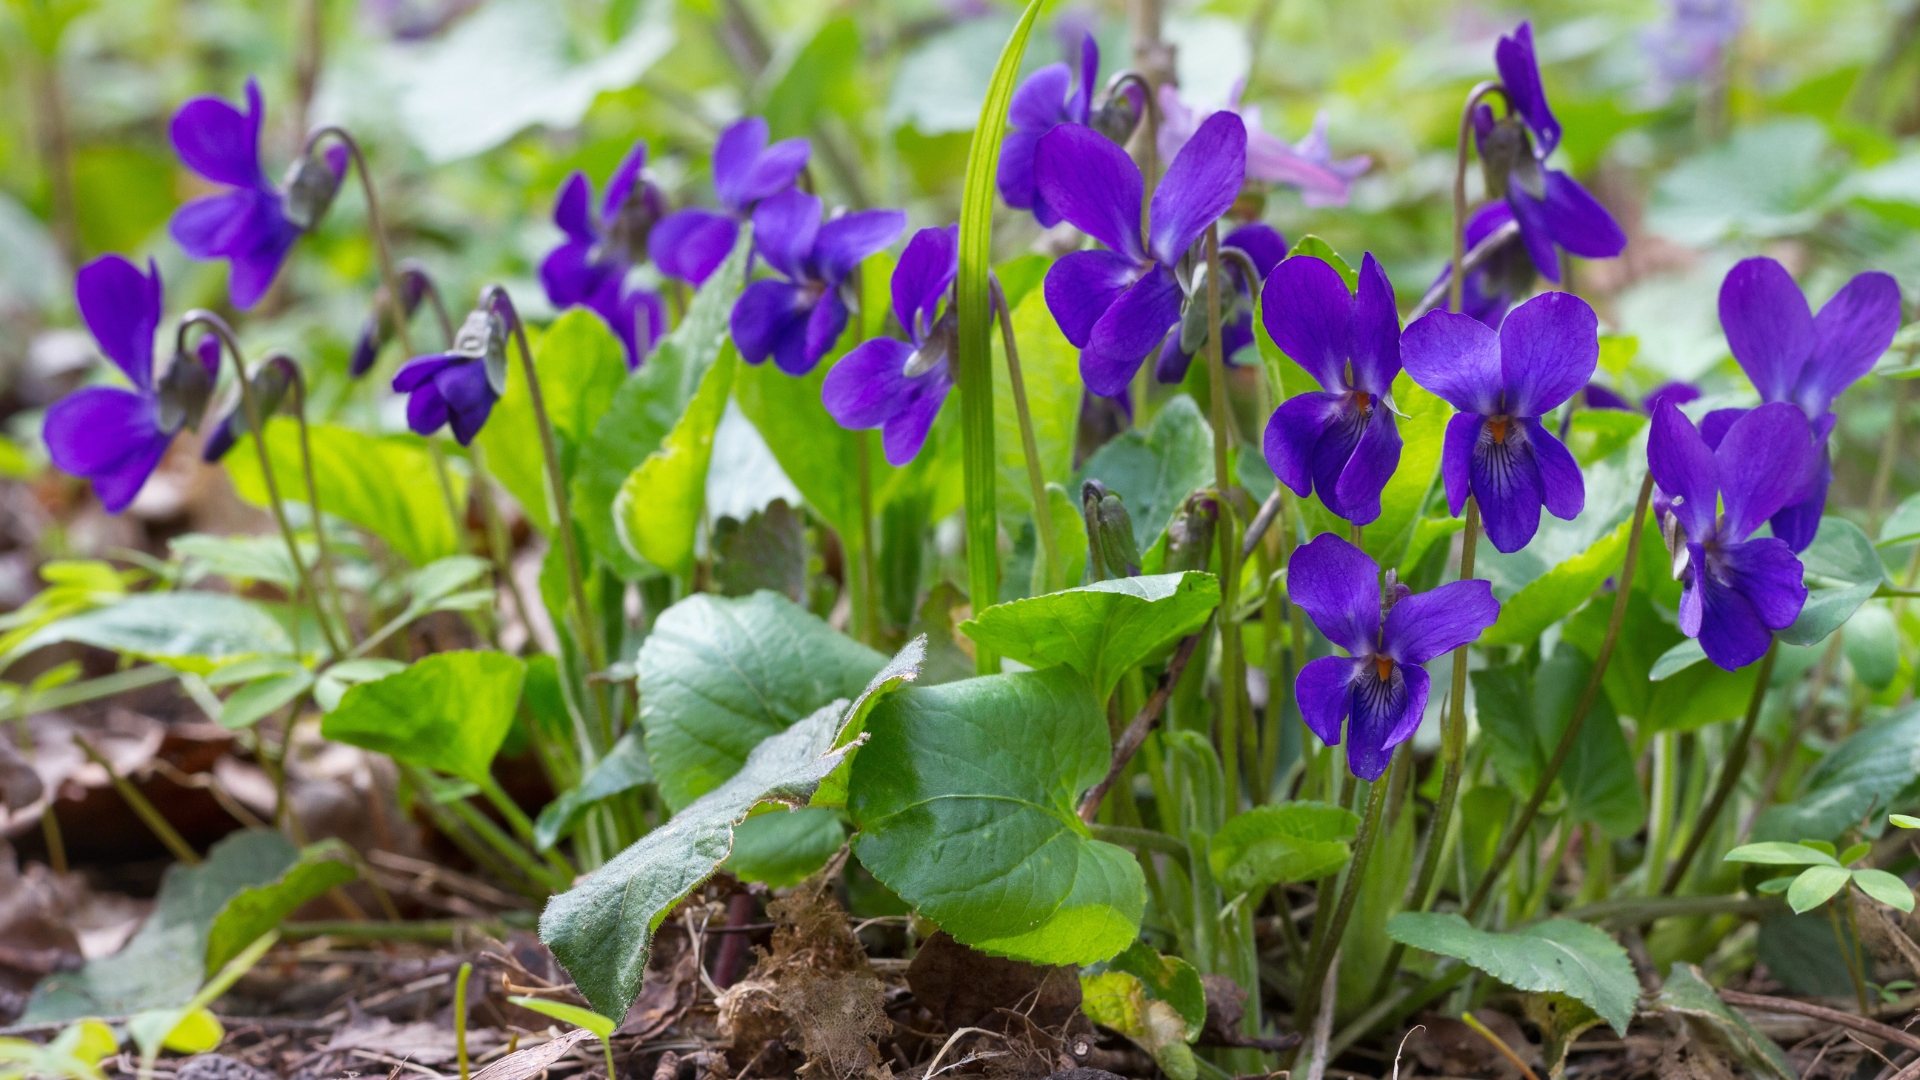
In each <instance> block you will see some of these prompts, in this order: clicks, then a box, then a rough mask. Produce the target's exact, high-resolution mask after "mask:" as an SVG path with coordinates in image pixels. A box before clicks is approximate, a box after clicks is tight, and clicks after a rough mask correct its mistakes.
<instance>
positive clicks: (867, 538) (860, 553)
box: [847, 431, 879, 645]
mask: <svg viewBox="0 0 1920 1080" xmlns="http://www.w3.org/2000/svg"><path fill="white" fill-rule="evenodd" d="M870 442H871V439H870V437H869V434H868V433H867V432H866V431H856V432H854V433H853V446H854V461H855V468H854V472H855V475H856V477H857V478H858V481H859V483H858V488H859V493H858V494H859V502H860V528H859V531H858V533H857V534H856V535H854V536H853V537H852V538H851V539H852V541H853V542H852V543H851V544H848V545H847V546H848V547H850V548H852V549H853V550H852V552H851V553H850V554H851V555H852V556H853V558H852V559H850V560H848V561H849V562H850V563H851V564H852V565H850V566H848V567H847V598H848V599H849V600H850V601H851V602H852V606H853V636H854V637H855V638H857V639H858V640H860V641H863V642H865V643H866V644H868V645H872V644H874V643H875V641H876V640H877V639H878V637H879V627H877V626H876V625H875V624H876V623H877V622H878V621H879V620H878V618H876V615H877V610H876V609H877V608H878V606H879V605H878V604H877V603H876V602H875V598H874V595H873V592H874V576H873V465H872V461H871V458H872V453H873V451H872V448H871V447H870V445H869V443H870Z"/></svg>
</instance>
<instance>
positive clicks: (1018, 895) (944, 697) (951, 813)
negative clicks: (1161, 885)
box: [847, 668, 1146, 964]
mask: <svg viewBox="0 0 1920 1080" xmlns="http://www.w3.org/2000/svg"><path fill="white" fill-rule="evenodd" d="M867 728H868V733H869V734H870V735H871V736H872V742H871V743H870V744H869V745H868V746H867V747H866V749H864V750H863V751H862V752H861V753H860V756H859V757H858V758H856V759H855V760H854V765H853V782H852V784H851V785H850V790H851V797H850V799H849V801H848V804H847V807H848V810H849V811H850V812H851V813H852V815H853V820H854V823H855V825H857V826H858V827H859V828H860V833H859V835H858V836H856V837H855V839H854V850H855V853H856V854H858V855H859V857H860V861H861V863H862V864H863V865H864V866H866V867H867V869H869V870H871V871H872V872H873V875H874V876H875V877H877V878H879V879H880V880H881V882H883V883H884V884H886V885H887V887H888V888H890V889H892V890H893V891H894V892H896V893H898V894H899V895H900V896H901V898H902V899H905V900H906V901H907V902H909V903H911V904H914V905H915V906H916V907H918V908H919V909H920V910H921V912H923V913H924V914H925V915H926V916H927V917H929V918H931V919H933V920H935V921H937V922H939V923H940V924H941V926H942V927H943V928H944V929H945V930H946V931H947V932H948V933H950V934H952V935H953V936H954V938H955V939H956V940H959V941H960V942H962V943H964V944H968V945H972V946H973V947H975V948H977V949H981V950H983V951H986V952H991V953H999V954H1002V955H1006V956H1012V957H1014V958H1016V959H1023V960H1029V961H1032V962H1034V963H1046V964H1065V963H1090V962H1092V961H1095V960H1103V959H1106V958H1107V957H1110V956H1112V955H1114V954H1115V953H1117V952H1119V951H1120V950H1121V949H1123V948H1125V947H1126V946H1127V944H1128V943H1129V942H1131V941H1132V940H1133V938H1134V935H1135V934H1136V933H1137V932H1138V930H1139V924H1140V915H1141V911H1142V908H1143V905H1144V903H1145V898H1146V897H1145V888H1144V879H1143V878H1142V876H1141V872H1140V866H1139V864H1138V863H1137V862H1135V861H1134V858H1133V856H1132V855H1131V854H1129V853H1128V852H1126V851H1124V850H1122V849H1120V848H1117V847H1114V846H1113V845H1111V844H1106V843H1102V842H1099V841H1096V840H1093V839H1090V838H1089V836H1088V830H1087V828H1086V826H1085V825H1083V824H1081V822H1080V819H1079V817H1078V816H1076V815H1075V813H1074V806H1075V802H1076V800H1077V799H1078V797H1079V795H1080V794H1081V793H1082V792H1083V791H1085V790H1086V789H1087V788H1089V787H1091V786H1092V785H1093V784H1094V783H1095V782H1097V781H1098V780H1099V779H1100V778H1101V777H1103V776H1105V775H1106V771H1107V764H1108V759H1109V756H1110V753H1111V746H1110V744H1109V742H1108V738H1107V723H1106V717H1105V714H1104V712H1103V711H1102V710H1101V708H1100V707H1099V704H1098V702H1096V701H1095V700H1094V697H1093V694H1092V692H1091V689H1090V688H1089V687H1088V686H1087V684H1086V681H1085V680H1084V679H1082V678H1081V677H1080V676H1078V675H1076V674H1074V673H1073V672H1071V671H1069V670H1067V669H1064V668H1053V669H1049V670H1047V671H1042V672H1024V673H1020V674H1014V675H994V676H986V677H982V678H975V679H968V680H965V681H962V682H957V683H948V684H947V685H945V686H937V687H927V688H922V689H910V690H907V691H904V692H902V693H898V694H894V695H892V696H890V697H888V698H887V699H886V700H885V701H883V702H881V704H880V706H879V707H878V708H877V709H875V710H874V713H873V716H872V717H871V718H870V719H869V720H868V723H867Z"/></svg>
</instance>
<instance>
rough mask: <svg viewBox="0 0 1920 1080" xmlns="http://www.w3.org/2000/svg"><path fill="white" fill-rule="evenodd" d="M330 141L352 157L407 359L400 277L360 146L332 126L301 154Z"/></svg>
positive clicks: (316, 133)
mask: <svg viewBox="0 0 1920 1080" xmlns="http://www.w3.org/2000/svg"><path fill="white" fill-rule="evenodd" d="M327 138H333V139H335V140H338V141H339V143H340V144H341V145H342V146H345V147H346V148H347V153H349V154H351V155H352V156H353V168H354V172H356V173H358V174H359V175H360V191H361V192H362V194H364V195H365V197H366V200H367V232H368V233H370V234H372V237H373V250H374V254H375V256H377V257H378V259H379V262H380V282H381V284H383V285H385V286H386V288H387V309H388V311H389V312H390V313H391V314H392V316H393V332H394V334H395V335H396V336H398V337H399V338H400V348H401V350H402V351H404V352H405V353H406V354H407V355H408V356H409V357H411V356H413V355H414V351H413V335H412V333H411V332H410V331H409V330H408V329H407V308H406V304H405V303H404V302H403V301H402V299H401V296H400V278H399V275H397V274H395V273H394V269H393V250H392V248H390V247H389V246H388V245H387V231H386V228H385V227H384V226H383V225H382V224H381V221H380V199H379V197H378V196H377V195H376V194H375V193H374V190H373V175H372V174H371V173H369V172H368V171H367V157H366V155H365V154H363V153H361V151H360V143H359V141H358V140H356V139H355V138H354V137H353V136H352V135H351V134H350V133H349V132H348V131H347V130H346V129H345V128H342V127H338V126H335V125H331V124H329V125H327V126H326V127H321V128H315V129H314V130H313V131H312V132H311V133H309V134H308V135H307V141H306V145H305V146H303V147H302V148H301V151H300V152H301V153H302V154H311V153H313V151H314V149H315V148H316V147H318V146H319V145H320V142H321V140H323V139H327Z"/></svg>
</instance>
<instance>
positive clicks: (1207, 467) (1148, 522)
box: [1079, 396, 1213, 551]
mask: <svg viewBox="0 0 1920 1080" xmlns="http://www.w3.org/2000/svg"><path fill="white" fill-rule="evenodd" d="M1079 478H1080V479H1081V480H1098V481H1100V482H1101V483H1103V484H1105V485H1107V488H1108V489H1109V490H1110V491H1112V492H1113V493H1114V494H1116V495H1118V496H1120V499H1121V501H1122V502H1123V503H1125V504H1126V507H1127V514H1128V516H1129V517H1131V518H1132V520H1133V536H1134V541H1135V543H1137V544H1138V545H1139V547H1140V550H1141V551H1145V550H1147V549H1148V548H1150V547H1152V546H1153V544H1154V541H1156V540H1158V539H1159V538H1160V534H1161V533H1162V532H1165V531H1166V528H1167V523H1168V522H1169V521H1171V520H1173V515H1174V512H1175V511H1177V510H1178V509H1179V508H1180V504H1181V503H1182V502H1184V501H1185V500H1186V498H1187V496H1188V495H1191V494H1193V492H1195V491H1196V490H1198V489H1200V488H1203V487H1208V486H1210V485H1211V484H1212V482H1213V428H1212V426H1210V425H1209V424H1208V423H1207V420H1206V417H1204V416H1202V415H1201V413H1200V406H1198V405H1196V404H1194V402H1193V399H1192V398H1190V397H1184V396H1183V397H1176V398H1174V399H1173V400H1172V401H1169V402H1167V404H1166V405H1164V406H1162V407H1161V409H1160V411H1159V412H1158V413H1155V414H1154V417H1153V420H1152V422H1151V423H1149V424H1148V425H1147V427H1146V429H1145V430H1144V431H1143V430H1141V429H1139V428H1129V429H1127V430H1126V431H1123V432H1121V433H1120V435H1119V436H1118V437H1116V438H1115V439H1114V440H1113V441H1111V442H1109V443H1107V445H1105V446H1103V447H1101V448H1100V449H1099V450H1098V451H1097V452H1096V453H1095V454H1094V455H1093V457H1091V458H1089V459H1088V460H1087V463H1086V465H1085V466H1083V467H1082V468H1081V470H1080V477H1079Z"/></svg>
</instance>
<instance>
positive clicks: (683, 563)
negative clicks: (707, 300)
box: [613, 346, 739, 575]
mask: <svg viewBox="0 0 1920 1080" xmlns="http://www.w3.org/2000/svg"><path fill="white" fill-rule="evenodd" d="M738 363H739V361H738V359H737V358H736V354H735V353H734V350H733V349H732V348H731V346H729V347H727V348H723V349H722V350H721V351H720V358H719V359H718V360H716V361H714V363H713V365H712V366H711V367H709V368H708V369H707V372H706V374H705V375H704V376H702V377H701V379H700V389H699V390H697V391H695V393H694V395H693V400H692V401H690V402H688V403H687V411H686V412H684V413H682V414H681V415H680V419H679V421H678V422H676V423H675V424H674V425H673V430H672V431H670V432H668V433H667V437H666V441H665V442H663V443H662V444H661V445H660V449H658V450H655V451H654V452H653V453H651V454H649V455H647V459H646V460H645V461H642V462H641V463H640V464H639V465H638V466H637V467H635V468H634V470H633V472H631V473H629V474H628V475H627V479H626V482H625V483H623V484H621V485H620V494H619V496H618V497H617V498H616V499H615V501H614V505H613V527H614V530H615V532H617V533H618V534H619V537H620V543H621V544H623V545H625V546H626V549H627V553H628V554H630V555H632V556H634V557H635V558H637V559H641V560H643V561H645V562H649V563H652V564H653V565H655V566H658V567H660V568H661V569H663V570H665V571H667V572H668V573H670V574H676V575H685V574H686V573H688V572H689V571H690V570H691V569H692V567H693V539H694V533H695V532H696V531H697V530H698V529H699V526H700V521H701V518H702V517H703V516H704V515H703V511H704V509H705V507H706V501H707V466H708V465H709V464H710V463H712V461H713V433H714V429H716V428H718V427H719V426H720V414H721V413H722V412H724V411H726V407H727V393H728V391H730V390H731V389H733V372H734V368H735V367H736V366H737V365H738Z"/></svg>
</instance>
